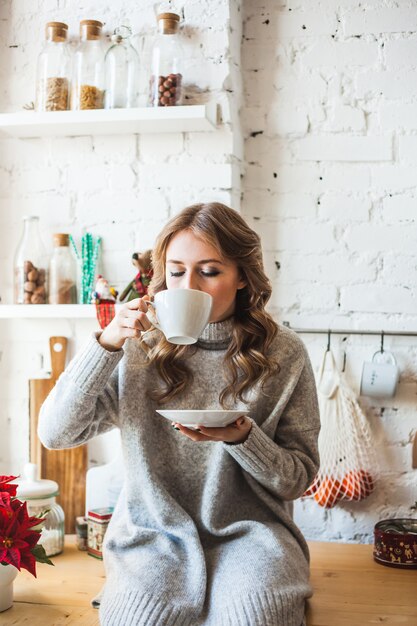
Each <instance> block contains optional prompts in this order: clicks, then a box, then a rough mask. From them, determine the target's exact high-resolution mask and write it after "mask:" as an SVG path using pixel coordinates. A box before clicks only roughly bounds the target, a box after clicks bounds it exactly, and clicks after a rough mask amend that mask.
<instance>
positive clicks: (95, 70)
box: [71, 20, 104, 110]
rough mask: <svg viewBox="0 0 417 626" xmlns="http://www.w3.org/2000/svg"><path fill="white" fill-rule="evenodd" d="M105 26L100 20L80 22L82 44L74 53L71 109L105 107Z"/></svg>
mask: <svg viewBox="0 0 417 626" xmlns="http://www.w3.org/2000/svg"><path fill="white" fill-rule="evenodd" d="M102 28H103V24H102V23H101V22H98V21H97V20H82V21H81V22H80V43H79V45H78V47H77V49H76V51H75V53H74V66H73V79H72V80H73V85H72V98H71V108H72V109H76V110H80V109H102V108H103V107H104V50H103V45H102V41H101V29H102Z"/></svg>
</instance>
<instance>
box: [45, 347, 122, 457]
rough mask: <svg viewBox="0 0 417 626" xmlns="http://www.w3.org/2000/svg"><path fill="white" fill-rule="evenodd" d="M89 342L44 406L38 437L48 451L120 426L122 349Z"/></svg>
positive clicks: (77, 444) (71, 444) (82, 441)
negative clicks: (119, 400)
mask: <svg viewBox="0 0 417 626" xmlns="http://www.w3.org/2000/svg"><path fill="white" fill-rule="evenodd" d="M97 337H98V335H95V336H94V337H92V338H91V339H90V341H89V342H88V343H87V345H86V346H85V348H84V349H83V350H81V352H80V353H79V354H77V355H76V356H75V358H74V359H73V360H72V361H71V363H70V364H69V366H68V367H67V369H66V370H65V372H63V373H62V374H61V376H60V377H59V379H58V381H57V382H56V384H55V386H54V388H53V389H52V391H51V392H50V394H49V396H48V397H47V398H46V400H45V402H44V403H43V405H42V407H41V411H40V414H39V423H38V435H39V438H40V440H41V442H42V443H43V445H44V446H45V447H46V448H49V449H59V448H73V447H75V446H79V445H81V444H83V443H85V442H87V441H88V440H89V439H92V438H93V437H96V436H97V435H100V434H102V433H105V432H107V431H109V430H112V429H113V428H115V427H116V426H117V413H118V383H117V380H118V376H117V373H118V372H117V367H116V366H117V364H118V363H119V361H120V360H121V358H122V357H123V354H124V353H123V350H119V351H117V352H109V351H107V350H105V349H104V348H103V347H102V346H101V345H100V344H99V342H98V340H97Z"/></svg>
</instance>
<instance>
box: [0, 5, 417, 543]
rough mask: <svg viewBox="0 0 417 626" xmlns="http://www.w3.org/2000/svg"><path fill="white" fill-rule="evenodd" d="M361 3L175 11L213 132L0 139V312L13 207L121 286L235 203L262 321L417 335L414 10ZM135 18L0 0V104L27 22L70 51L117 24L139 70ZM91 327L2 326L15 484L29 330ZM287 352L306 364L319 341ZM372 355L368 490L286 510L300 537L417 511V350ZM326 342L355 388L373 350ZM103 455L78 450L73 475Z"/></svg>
mask: <svg viewBox="0 0 417 626" xmlns="http://www.w3.org/2000/svg"><path fill="white" fill-rule="evenodd" d="M361 4H362V3H361V2H360V0H337V1H333V0H326V1H322V2H320V1H315V2H312V1H311V0H298V1H297V0H287V1H284V0H275V1H274V0H265V1H264V2H261V1H260V0H244V1H243V2H240V0H233V1H230V2H229V1H228V0H227V1H226V0H209V1H206V2H201V1H197V0H194V1H190V0H187V2H186V3H184V5H185V9H184V17H185V26H184V28H183V40H184V46H185V51H186V55H187V59H188V61H187V66H188V68H189V70H190V73H189V80H190V81H192V82H194V83H196V84H197V85H198V87H199V89H196V88H195V87H193V88H192V89H190V90H189V93H190V95H191V99H190V101H191V102H197V101H205V99H207V98H208V97H213V98H215V99H216V101H217V102H218V103H219V104H220V107H221V112H222V117H223V123H222V125H221V126H220V127H219V129H218V130H217V131H216V133H207V134H197V133H195V134H191V133H190V134H184V135H183V134H173V135H164V136H162V135H153V136H151V135H142V136H131V137H129V136H123V137H95V138H91V137H83V138H75V139H74V138H72V139H71V138H64V139H49V140H48V139H45V140H40V139H34V140H24V141H22V140H14V139H1V140H0V224H1V228H0V294H1V297H2V301H3V302H11V299H12V258H13V252H14V249H15V248H16V245H17V240H18V238H19V236H20V230H21V217H22V215H24V214H27V213H35V214H36V213H37V214H39V215H40V217H41V220H42V222H43V226H44V235H45V240H46V241H47V242H50V241H51V235H52V233H53V232H58V231H62V230H70V232H72V233H73V235H74V237H75V238H76V239H79V237H80V236H81V234H82V233H83V232H85V230H89V231H91V232H93V233H94V234H96V235H101V236H102V237H103V241H104V250H103V251H104V267H103V270H104V273H105V275H106V276H108V278H109V279H110V281H111V282H112V283H113V284H115V286H116V287H117V288H122V287H123V286H124V285H125V284H126V283H127V282H129V280H130V279H131V278H132V276H133V272H132V269H133V268H132V266H131V265H130V254H131V252H133V251H134V250H137V249H144V248H146V247H148V246H151V245H152V243H153V240H154V237H155V235H156V233H157V232H158V231H159V229H160V228H161V226H162V224H163V223H164V222H165V221H166V219H167V218H168V217H169V216H170V215H172V214H174V213H175V212H176V211H178V210H180V209H181V208H182V207H184V206H185V205H187V204H189V203H191V202H193V201H196V200H213V199H218V200H221V201H224V202H226V203H228V204H231V205H232V206H234V207H235V208H239V205H240V194H241V192H242V205H241V206H242V211H243V214H244V215H245V217H246V218H247V219H248V220H249V221H250V222H251V224H252V225H253V226H254V228H256V229H257V230H258V232H259V233H260V235H261V237H262V241H263V245H264V251H265V261H266V267H267V270H268V274H269V275H270V277H271V279H272V281H273V283H274V296H273V301H272V303H271V308H272V311H273V312H274V314H275V315H276V317H277V319H279V320H281V321H283V320H289V321H290V322H291V323H292V324H293V325H294V326H304V327H307V326H308V327H310V326H317V327H322V328H327V327H329V326H332V327H334V328H335V327H342V328H353V327H356V328H370V329H382V328H384V329H385V330H386V329H388V328H391V329H398V330H400V329H409V330H413V331H415V330H417V306H416V301H417V299H416V292H415V285H416V283H417V280H416V279H417V262H416V256H415V249H416V240H417V230H416V225H415V208H414V207H415V193H416V189H415V187H416V177H415V171H416V160H417V140H416V136H417V116H416V114H415V110H416V97H417V88H416V86H415V85H416V84H417V83H416V80H415V59H416V58H417V57H416V54H415V52H416V48H417V32H416V31H417V25H416V21H417V2H416V1H415V0H414V1H409V2H389V1H386V2H383V1H382V0H381V1H379V2H375V1H372V0H369V1H367V2H366V6H364V7H362V6H361ZM153 5H154V3H152V2H149V1H147V0H140V1H137V0H135V1H133V0H127V1H126V2H123V3H121V2H114V3H109V4H106V3H99V2H92V1H88V0H87V1H86V2H84V3H76V2H70V1H69V0H38V1H37V2H33V1H30V2H28V1H25V0H13V2H11V1H9V2H7V1H6V0H5V1H4V2H2V3H1V5H0V11H1V15H0V45H1V51H2V54H1V55H0V79H1V86H0V110H1V111H2V112H4V111H14V110H19V109H21V107H22V106H23V105H24V104H25V103H27V102H29V101H30V100H33V93H34V65H35V58H36V55H37V51H38V49H39V45H40V41H41V38H42V36H43V27H44V24H45V22H47V21H49V20H58V19H59V20H62V21H66V22H67V23H68V24H69V26H70V33H71V35H72V36H73V38H74V39H75V37H76V36H77V31H78V23H79V21H80V20H81V19H83V18H96V19H102V20H103V21H105V23H106V26H105V31H106V33H107V34H108V33H110V32H111V31H112V29H113V28H114V27H115V26H116V25H117V24H119V23H120V22H121V21H122V20H123V18H124V17H125V16H129V18H130V20H131V25H132V27H133V31H134V32H135V33H137V34H138V37H137V38H136V40H135V42H136V45H137V48H138V50H139V52H140V55H141V59H142V62H143V65H145V64H146V59H147V56H148V48H149V39H150V38H149V35H148V33H149V31H150V29H151V28H153V24H154V6H153ZM241 5H242V6H243V39H242V42H243V44H242V48H240V44H241V32H242V25H241V21H242V15H241V11H240V6H241ZM398 5H399V6H398ZM303 27H305V28H303ZM15 46H17V47H15ZM240 53H242V57H240ZM145 83H146V81H144V82H143V84H145ZM240 109H241V111H240V112H241V117H240V119H241V121H242V125H243V134H242V132H241V129H240V120H239V110H240ZM243 160H244V177H243V178H242V180H240V179H239V171H240V166H241V161H243ZM276 262H278V264H279V265H280V269H277V266H276ZM94 328H95V325H94V323H93V322H92V321H88V320H82V321H71V322H70V321H64V320H61V321H54V322H51V321H46V320H43V321H42V320H41V321H37V322H31V321H18V320H14V321H1V323H0V350H1V353H2V358H1V360H0V379H1V388H0V473H12V472H19V471H21V468H22V465H23V463H24V462H25V461H26V460H27V458H28V393H27V391H28V389H27V380H28V379H29V378H31V377H37V376H39V354H42V353H43V354H46V346H47V340H48V337H49V336H50V335H52V334H63V335H66V336H68V337H69V338H70V340H71V341H70V346H71V353H72V354H73V353H74V352H75V351H76V350H77V349H78V347H79V346H80V345H81V343H82V342H83V341H84V340H85V338H86V337H87V335H88V333H89V332H90V331H91V330H92V329H94ZM304 339H305V341H306V343H307V345H308V347H309V351H310V354H311V358H312V361H313V364H314V365H315V366H317V365H318V363H319V361H320V359H321V356H322V352H323V350H324V349H325V345H326V337H325V336H322V337H321V336H320V337H316V336H305V337H304ZM385 345H386V347H387V348H392V349H393V350H394V351H395V354H396V356H397V360H398V362H399V364H400V367H401V370H402V376H401V382H400V385H399V391H398V394H397V396H396V398H394V399H393V400H392V401H390V402H372V403H371V402H369V401H368V400H366V399H363V400H361V403H362V405H363V407H364V408H365V410H366V412H367V415H368V417H369V421H370V424H371V427H372V432H373V437H374V441H375V446H376V448H377V451H378V455H379V458H380V462H381V466H382V470H383V472H382V477H381V481H380V485H379V487H378V490H377V491H376V492H375V493H374V494H373V495H372V496H370V497H369V498H368V499H367V500H365V501H364V502H361V503H353V504H348V503H347V504H346V503H344V504H341V505H340V506H338V507H336V508H335V509H332V510H331V511H323V510H322V509H320V508H319V507H318V505H316V504H314V503H312V502H310V501H303V502H298V503H296V519H297V521H298V523H299V524H300V526H301V528H302V529H303V531H304V532H305V534H306V536H307V537H308V538H317V539H332V540H338V539H340V540H347V541H370V540H371V539H372V530H373V524H374V522H375V521H376V520H377V519H382V518H384V517H388V516H391V515H410V509H409V507H410V506H411V504H412V503H413V502H414V501H415V500H416V499H417V493H416V491H417V489H416V483H417V481H416V473H415V471H413V470H411V437H412V434H413V433H414V432H415V430H416V427H417V418H416V395H417V383H416V380H417V372H416V370H417V363H416V361H417V341H416V340H412V339H411V338H387V339H386V342H385ZM332 346H333V347H334V348H335V352H336V354H337V357H338V360H339V361H340V362H341V361H342V356H343V355H342V348H343V347H344V348H346V351H347V376H348V379H349V380H350V382H351V384H352V386H353V387H354V388H355V389H356V390H358V386H359V380H360V371H361V366H362V363H363V361H364V360H365V359H367V358H369V357H370V356H371V355H372V354H373V352H374V351H376V350H377V349H378V348H379V341H378V339H375V338H372V337H355V336H346V337H343V336H342V337H334V338H333V340H332ZM107 450H108V445H107V448H106V446H105V445H104V446H103V444H100V445H97V444H95V445H94V444H93V445H90V461H91V463H92V464H94V463H96V462H97V461H101V460H102V459H103V458H104V457H105V456H106V455H107Z"/></svg>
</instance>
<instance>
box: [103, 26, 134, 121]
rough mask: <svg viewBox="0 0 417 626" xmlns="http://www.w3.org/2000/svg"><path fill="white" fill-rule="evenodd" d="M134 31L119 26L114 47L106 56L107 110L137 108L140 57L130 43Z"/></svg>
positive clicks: (115, 32)
mask: <svg viewBox="0 0 417 626" xmlns="http://www.w3.org/2000/svg"><path fill="white" fill-rule="evenodd" d="M131 36H132V30H131V28H129V26H119V27H118V28H116V29H115V31H114V34H113V35H112V37H111V40H112V42H113V45H112V46H111V47H110V48H109V49H108V50H107V52H106V56H105V61H104V64H105V72H106V95H105V106H106V109H125V108H131V107H135V106H137V99H138V78H139V56H138V53H137V52H136V50H135V48H134V47H133V46H132V44H131V42H130V37H131Z"/></svg>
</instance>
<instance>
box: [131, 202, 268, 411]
mask: <svg viewBox="0 0 417 626" xmlns="http://www.w3.org/2000/svg"><path fill="white" fill-rule="evenodd" d="M184 230H189V231H191V232H192V233H193V234H194V236H195V237H198V238H199V239H203V240H204V241H206V242H208V243H209V244H210V245H212V246H214V247H215V248H217V250H218V251H219V253H220V255H221V256H222V258H224V259H230V260H233V261H234V262H235V263H236V264H237V266H238V269H239V271H240V275H241V277H242V279H243V280H244V281H245V283H246V286H245V287H243V288H242V289H239V290H238V291H237V294H236V307H235V312H234V325H233V333H232V337H231V341H230V344H229V347H228V349H227V352H226V354H225V356H224V366H225V371H226V373H227V376H226V378H227V381H226V382H227V384H226V386H225V388H224V389H223V390H222V391H221V392H220V395H219V400H220V403H221V405H222V406H223V407H226V406H227V404H228V402H229V401H230V400H232V401H233V402H236V401H237V400H238V399H239V400H242V401H243V402H244V401H245V397H246V394H247V392H248V391H249V390H250V389H251V388H252V387H253V386H254V385H255V384H257V383H260V384H261V385H262V384H264V383H265V381H266V380H267V379H268V378H269V377H270V376H271V375H272V374H273V373H274V372H276V371H277V369H279V366H278V363H277V362H276V360H275V359H273V358H271V357H270V356H268V352H269V348H270V346H271V344H272V342H273V340H274V337H275V335H276V334H277V329H278V327H277V324H276V323H275V322H274V320H273V319H272V317H271V316H270V315H269V314H268V313H267V312H266V311H265V305H266V303H267V302H268V300H269V298H270V296H271V284H270V282H269V280H268V278H267V276H266V275H265V272H264V268H263V261H262V251H261V244H260V239H259V236H258V235H257V234H256V233H255V232H254V231H253V230H252V229H251V228H249V226H248V225H247V224H246V222H245V221H244V219H243V218H242V217H241V216H240V214H239V213H237V211H235V210H233V209H230V208H229V207H227V206H225V205H224V204H220V203H218V202H210V203H207V204H193V205H192V206H189V207H187V208H185V209H184V210H183V211H181V213H179V214H178V215H176V216H175V217H173V218H172V219H171V220H170V221H169V222H168V223H167V224H166V226H165V227H164V228H163V230H162V231H161V233H160V234H159V236H158V238H157V241H156V244H155V248H154V250H153V252H152V267H153V278H152V281H151V284H150V286H149V293H150V294H151V295H155V294H156V293H158V292H159V291H162V290H164V289H166V288H167V284H166V279H165V263H166V252H167V248H168V245H169V243H170V241H171V239H172V238H173V237H174V236H175V235H176V234H178V233H179V232H181V231H184ZM142 345H143V344H142ZM195 349H196V348H195V346H177V345H174V344H172V343H169V342H168V341H167V340H166V339H165V337H164V336H163V335H162V336H161V338H160V339H159V341H158V342H157V343H156V345H155V346H154V347H153V348H151V349H147V352H148V359H149V363H154V365H155V368H156V371H157V374H158V376H159V378H160V383H162V385H159V387H158V389H156V390H152V391H150V392H149V393H150V395H151V397H152V398H153V399H154V400H157V401H159V402H162V403H164V402H167V401H169V400H170V399H171V398H173V397H174V396H177V395H178V394H180V393H181V392H182V391H183V390H184V388H185V387H186V386H187V384H188V383H190V382H191V380H192V372H191V371H190V370H189V368H188V367H187V365H186V360H187V355H190V354H191V351H193V350H195Z"/></svg>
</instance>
